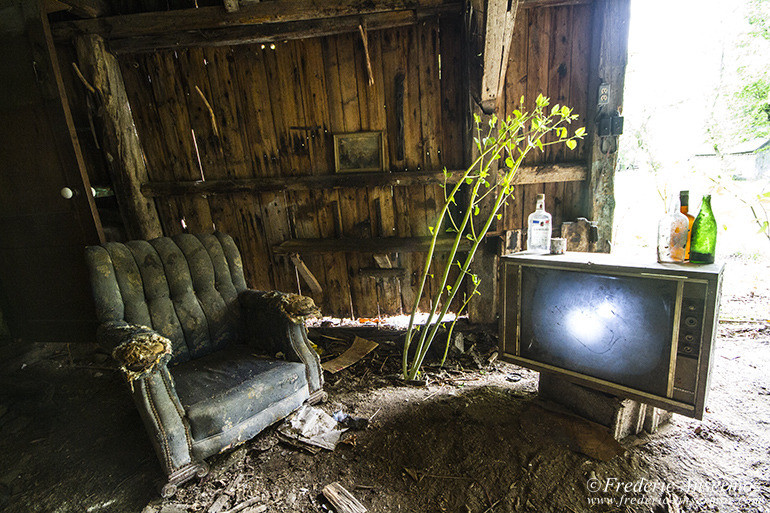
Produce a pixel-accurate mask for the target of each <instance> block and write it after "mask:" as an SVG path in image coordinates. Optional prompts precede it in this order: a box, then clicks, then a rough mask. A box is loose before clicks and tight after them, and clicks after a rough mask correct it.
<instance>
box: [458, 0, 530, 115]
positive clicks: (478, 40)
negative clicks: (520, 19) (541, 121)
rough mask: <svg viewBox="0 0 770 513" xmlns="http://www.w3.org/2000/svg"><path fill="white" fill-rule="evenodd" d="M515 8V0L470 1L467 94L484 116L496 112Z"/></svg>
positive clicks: (503, 77) (506, 65) (517, 3)
mask: <svg viewBox="0 0 770 513" xmlns="http://www.w3.org/2000/svg"><path fill="white" fill-rule="evenodd" d="M518 6H519V0H511V1H508V0H473V1H472V2H471V10H472V12H471V31H472V32H471V34H470V36H471V37H470V39H469V40H468V42H469V44H470V45H471V67H472V69H471V70H470V71H471V84H472V88H471V94H473V96H474V97H475V98H477V101H478V103H479V104H480V105H481V108H482V110H483V111H484V112H485V113H487V114H491V113H493V112H495V111H496V110H497V99H498V97H500V93H501V92H502V88H503V86H504V84H505V73H506V70H507V69H508V55H509V52H510V49H511V41H512V38H513V26H514V23H515V21H516V11H517V10H518Z"/></svg>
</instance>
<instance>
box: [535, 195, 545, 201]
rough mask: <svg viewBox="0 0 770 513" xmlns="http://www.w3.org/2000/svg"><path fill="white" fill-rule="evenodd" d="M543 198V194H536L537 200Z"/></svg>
mask: <svg viewBox="0 0 770 513" xmlns="http://www.w3.org/2000/svg"><path fill="white" fill-rule="evenodd" d="M540 200H545V194H538V195H537V201H540Z"/></svg>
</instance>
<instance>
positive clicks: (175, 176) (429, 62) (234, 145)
mask: <svg viewBox="0 0 770 513" xmlns="http://www.w3.org/2000/svg"><path fill="white" fill-rule="evenodd" d="M460 23H461V21H460V19H459V18H456V19H451V18H447V19H446V20H441V21H439V20H438V19H434V20H429V21H427V22H425V23H423V24H420V25H415V26H410V27H404V28H399V29H388V30H382V31H372V32H370V33H369V34H368V43H369V53H370V58H371V61H372V71H373V77H374V80H375V83H374V85H373V86H369V84H368V72H367V69H366V58H365V57H366V56H365V53H364V50H363V45H362V42H361V38H360V35H359V34H358V33H355V34H347V35H341V36H330V37H324V38H315V39H309V40H303V41H293V42H289V43H277V44H276V48H275V50H272V49H270V48H269V46H268V47H267V48H262V47H261V45H247V46H241V47H235V48H229V47H222V48H206V49H203V48H190V49H185V50H180V51H178V52H161V53H158V54H149V55H141V56H125V57H122V61H123V62H122V64H123V66H124V67H126V68H127V69H128V72H127V73H126V74H127V75H130V76H129V77H127V78H126V82H127V85H128V84H129V83H130V84H131V85H129V86H128V89H129V94H130V95H131V103H132V108H133V110H134V113H135V117H136V118H137V128H138V131H139V132H140V137H141V138H142V141H143V145H144V150H145V154H146V158H147V161H148V164H149V165H150V168H151V169H150V171H149V172H150V175H151V176H150V179H151V180H152V181H179V180H197V179H201V178H206V179H230V178H233V179H237V178H251V177H260V176H295V175H296V176H301V175H305V174H311V173H313V174H327V173H332V172H333V154H332V149H333V145H332V137H331V135H332V133H339V132H348V131H359V130H382V131H383V132H384V133H385V134H386V139H385V152H386V156H387V157H386V166H388V167H389V168H390V169H392V170H394V171H403V172H408V171H418V170H428V169H431V170H439V169H441V167H443V166H444V165H447V166H448V167H450V168H454V167H457V166H461V165H462V140H463V133H462V130H463V128H462V119H461V118H462V112H463V98H462V95H461V94H459V91H460V90H461V87H460V84H461V83H462V77H461V68H462V62H461V60H460V55H461V53H462V45H461V41H459V39H458V38H457V37H456V35H457V34H456V32H457V31H458V30H459V28H460V27H461V24H460ZM445 26H446V27H450V29H444V30H446V31H447V34H448V35H449V36H452V37H446V38H441V37H440V35H441V29H442V28H443V27H445ZM451 28H453V29H451ZM451 30H454V32H451ZM439 54H441V56H442V59H443V60H442V61H441V67H440V68H439V60H438V59H439ZM133 62H136V63H137V65H136V66H134V65H133ZM140 67H141V68H142V69H140ZM458 70H460V71H458ZM399 75H400V76H401V77H402V78H403V82H402V83H403V99H402V102H401V103H400V104H399V101H398V100H397V99H396V96H397V94H396V83H397V79H396V77H398V76H399ZM196 86H197V88H196ZM198 88H199V89H200V90H201V92H202V93H203V94H202V95H201V94H199V93H198V92H197V89H198ZM204 98H205V100H204ZM398 105H402V112H401V114H402V115H403V134H404V144H403V145H402V147H403V151H402V153H401V155H399V154H398V151H397V149H398V146H399V145H398V144H397V143H398V140H397V139H398V138H399V133H398V130H397V128H398V118H399V113H398V112H396V110H397V109H396V107H397V106H398ZM209 107H211V110H212V111H213V116H212V115H211V113H210V111H209ZM212 117H213V119H212ZM193 130H194V132H195V136H194V138H193V135H192V131H193ZM196 145H197V151H196ZM199 158H200V164H199V161H198V159H199ZM201 168H202V170H203V173H202V175H203V176H202V177H201ZM156 202H157V203H158V206H159V207H160V210H161V211H162V214H161V215H162V216H163V218H164V219H163V225H164V230H165V232H166V233H167V234H173V233H178V232H179V231H181V230H182V228H181V224H180V223H179V221H180V219H181V218H182V217H184V218H185V219H186V221H187V222H188V226H189V229H190V230H191V231H199V229H201V228H202V227H203V226H204V225H206V224H208V225H209V227H211V225H212V223H213V224H215V225H216V227H217V228H218V229H220V230H223V231H227V232H229V233H231V234H232V235H233V236H234V237H235V238H236V239H237V241H238V245H239V247H240V248H241V251H242V253H243V254H244V260H245V264H246V274H247V280H248V281H249V284H250V285H252V286H257V287H259V288H268V287H275V288H278V289H282V290H295V289H296V277H295V275H294V272H293V269H292V268H291V267H289V266H288V265H287V261H286V260H285V259H284V258H283V257H281V258H279V259H274V258H272V257H273V255H272V248H273V246H275V245H277V244H279V243H281V242H283V241H285V240H287V239H289V238H291V237H294V236H296V237H302V238H319V239H320V238H330V237H335V236H347V237H371V236H418V235H428V234H429V232H428V229H427V228H428V224H429V223H430V224H432V223H433V222H434V221H435V216H436V214H437V209H438V208H439V206H440V205H441V204H442V203H443V191H441V189H440V188H438V187H436V186H429V187H425V186H409V187H399V186H396V187H392V188H391V187H385V188H368V189H366V188H361V189H351V190H345V189H342V190H340V191H335V190H324V191H320V190H319V191H309V192H292V193H290V194H286V193H259V194H255V193H238V194H229V195H221V196H211V197H209V198H202V197H197V198H196V197H181V196H180V197H171V198H163V199H159V200H156ZM199 202H203V206H197V204H198V203H199ZM195 214H201V215H202V217H201V216H198V217H195ZM206 216H211V217H210V220H208V221H207V218H206ZM290 217H291V218H290ZM338 225H339V226H340V228H339V229H338ZM209 229H210V228H209ZM292 231H293V233H292ZM391 256H392V257H393V258H392V260H393V261H394V265H398V266H402V267H405V268H407V272H408V273H409V275H410V279H412V278H413V279H415V281H416V278H417V277H418V276H419V274H420V271H421V267H422V265H423V262H424V258H425V255H424V254H412V253H405V254H401V255H395V254H394V255H391ZM303 259H304V260H305V262H306V263H307V264H308V266H309V267H310V268H311V271H313V273H314V274H316V277H317V278H318V279H319V281H321V283H322V286H323V287H324V297H323V298H316V299H317V300H318V302H319V304H321V305H322V306H323V307H324V312H325V313H326V312H327V311H329V312H331V313H334V314H337V315H350V314H351V298H353V296H355V297H354V298H353V299H354V300H355V301H354V303H355V308H356V312H353V314H354V315H356V316H362V315H366V316H371V315H375V314H377V313H378V310H379V312H381V313H388V314H392V313H397V311H399V310H401V308H402V306H403V304H404V302H405V301H406V302H407V303H409V301H408V299H410V298H409V292H410V290H405V289H410V288H411V287H399V286H398V283H397V282H396V280H392V279H391V280H384V279H377V280H375V279H372V278H369V277H367V278H362V277H361V276H360V275H359V273H358V270H359V268H361V267H371V266H373V265H375V263H374V261H373V259H372V256H371V255H360V254H348V255H336V254H329V255H323V256H307V257H303ZM314 259H315V260H316V262H313V260H314ZM399 260H400V261H399ZM439 270H440V269H434V272H436V271H439ZM436 274H438V273H437V272H436ZM436 279H438V277H436ZM409 281H410V280H407V282H409ZM415 284H416V283H415ZM410 285H411V284H410ZM433 287H435V284H433ZM429 289H430V286H429ZM427 292H430V290H428V291H427ZM428 298H429V295H428V294H426V296H425V300H424V301H423V303H422V304H421V308H422V309H427V308H428V306H429V302H428ZM407 306H408V309H411V304H407ZM378 307H379V308H378Z"/></svg>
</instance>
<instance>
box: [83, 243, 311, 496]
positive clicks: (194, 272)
mask: <svg viewBox="0 0 770 513" xmlns="http://www.w3.org/2000/svg"><path fill="white" fill-rule="evenodd" d="M86 259H87V262H88V266H89V269H90V275H91V284H92V288H93V294H94V298H95V302H96V309H97V317H98V319H99V321H100V323H101V325H100V327H99V330H98V333H97V338H98V340H99V342H100V343H101V344H103V345H106V346H108V348H109V349H110V350H111V351H112V352H113V356H114V357H116V358H117V359H118V360H119V362H120V363H121V365H122V368H123V370H124V371H125V372H126V375H127V378H128V380H129V383H130V385H131V391H132V395H133V398H134V401H135V403H136V405H137V407H138V408H139V412H140V414H141V417H142V420H143V421H144V424H145V426H146V428H147V431H148V433H149V435H150V438H151V439H152V443H153V446H154V447H155V451H156V452H157V455H158V458H159V459H160V462H161V465H162V467H163V470H164V471H165V473H166V474H167V476H168V478H169V479H168V483H167V484H166V486H164V488H163V490H162V493H163V495H164V496H171V495H173V494H174V493H175V492H176V486H177V485H179V484H180V483H183V482H185V481H187V480H188V479H190V478H192V477H193V476H195V475H196V474H197V475H199V476H202V475H204V474H205V473H206V472H207V466H206V464H205V463H204V461H203V460H204V459H205V458H207V457H208V456H211V455H212V454H215V453H217V452H220V451H223V450H225V449H228V448H230V447H233V446H235V445H237V444H239V443H242V442H244V441H246V440H248V439H250V438H252V437H253V436H254V435H256V434H257V433H259V432H260V431H261V430H263V429H264V428H265V427H267V426H269V425H270V424H272V423H274V422H276V421H278V420H280V419H282V418H284V417H286V416H287V415H288V414H290V413H291V412H293V411H294V410H296V409H297V408H299V407H300V406H301V405H302V404H303V402H305V401H310V402H316V401H317V400H320V399H321V398H322V396H323V395H324V393H323V391H322V386H323V374H322V371H321V367H320V361H319V358H318V355H317V354H316V353H315V351H313V349H312V348H311V347H310V346H309V345H308V340H307V332H306V330H305V325H304V320H305V318H306V317H308V316H312V315H314V314H316V313H317V308H316V307H315V305H314V304H313V303H312V300H310V299H308V298H303V297H301V296H297V295H293V294H282V293H279V292H260V291H256V290H249V289H247V288H246V283H245V281H244V278H243V266H242V262H241V257H240V254H239V252H238V248H237V247H236V246H235V243H234V242H233V239H232V238H231V237H230V236H228V235H225V234H223V233H214V234H210V235H190V234H183V235H178V236H175V237H171V238H169V237H161V238H157V239H154V240H150V241H131V242H128V243H126V244H120V243H107V244H104V245H103V246H90V247H88V248H86Z"/></svg>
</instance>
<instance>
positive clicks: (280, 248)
mask: <svg viewBox="0 0 770 513" xmlns="http://www.w3.org/2000/svg"><path fill="white" fill-rule="evenodd" d="M430 241H431V238H430V237H374V238H371V239H289V240H287V241H286V242H282V243H281V244H278V245H277V246H273V251H274V252H275V253H276V254H278V255H292V254H301V255H311V254H320V253H378V254H382V253H416V252H422V251H428V249H429V248H430ZM453 242H454V237H440V238H439V239H438V240H437V241H436V251H439V252H446V251H449V250H450V249H452V244H453ZM468 248H470V241H463V242H462V243H461V244H460V249H463V250H467V249H468Z"/></svg>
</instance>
